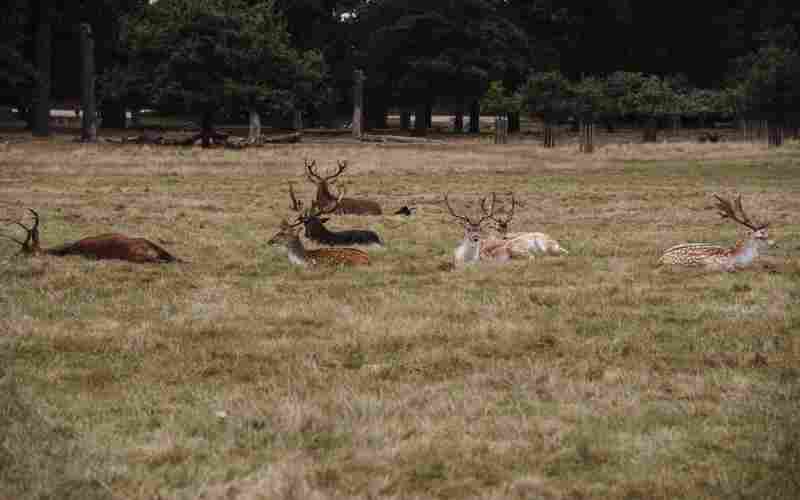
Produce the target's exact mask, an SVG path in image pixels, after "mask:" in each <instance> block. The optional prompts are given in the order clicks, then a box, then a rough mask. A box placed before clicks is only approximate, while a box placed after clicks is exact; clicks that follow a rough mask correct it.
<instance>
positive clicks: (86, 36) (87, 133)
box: [81, 23, 97, 142]
mask: <svg viewBox="0 0 800 500" xmlns="http://www.w3.org/2000/svg"><path fill="white" fill-rule="evenodd" d="M81 61H82V64H81V108H82V109H83V119H82V120H81V142H97V108H96V106H95V98H94V97H95V95H94V80H95V75H94V37H93V36H92V27H91V25H89V24H88V23H83V24H81Z"/></svg>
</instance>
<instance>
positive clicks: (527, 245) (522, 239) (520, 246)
mask: <svg viewBox="0 0 800 500" xmlns="http://www.w3.org/2000/svg"><path fill="white" fill-rule="evenodd" d="M510 194H511V209H510V210H509V211H508V215H507V216H506V217H505V218H502V219H501V218H500V217H498V216H497V215H496V214H495V215H492V217H491V220H492V222H494V223H495V229H497V232H498V233H499V234H500V238H501V241H503V242H505V244H506V245H507V246H508V248H509V250H510V251H511V255H512V257H514V258H533V257H534V256H536V255H566V254H568V253H569V252H567V250H566V249H564V248H563V247H562V246H561V245H560V244H559V243H558V241H556V240H555V239H553V238H552V237H551V236H550V235H548V234H545V233H533V232H526V233H510V232H508V225H509V224H510V223H511V220H512V219H513V218H514V209H515V207H516V206H517V205H518V204H519V203H518V202H517V201H516V199H514V193H513V192H512V193H510ZM492 196H494V193H492ZM481 208H482V209H483V212H484V213H487V210H486V199H485V198H484V199H483V200H481Z"/></svg>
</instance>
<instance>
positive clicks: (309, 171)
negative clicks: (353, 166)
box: [305, 160, 347, 205]
mask: <svg viewBox="0 0 800 500" xmlns="http://www.w3.org/2000/svg"><path fill="white" fill-rule="evenodd" d="M305 166H306V176H307V178H308V180H309V181H311V182H313V183H314V184H316V186H317V203H319V204H320V205H327V204H328V203H330V202H331V201H333V200H335V199H336V196H334V195H333V193H331V191H330V186H331V184H334V183H336V178H337V177H339V176H340V175H341V174H342V172H344V171H345V169H347V162H346V161H337V168H336V172H334V173H333V174H331V175H326V176H322V175H320V174H319V173H318V172H317V169H316V166H317V162H316V161H314V160H312V161H310V162H309V161H308V160H305Z"/></svg>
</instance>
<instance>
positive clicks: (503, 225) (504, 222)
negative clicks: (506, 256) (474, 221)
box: [481, 191, 518, 233]
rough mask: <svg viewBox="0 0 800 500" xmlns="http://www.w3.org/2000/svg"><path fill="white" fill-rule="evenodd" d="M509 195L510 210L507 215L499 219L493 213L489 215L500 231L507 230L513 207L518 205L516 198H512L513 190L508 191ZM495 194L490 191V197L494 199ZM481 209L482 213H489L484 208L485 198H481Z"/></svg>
mask: <svg viewBox="0 0 800 500" xmlns="http://www.w3.org/2000/svg"><path fill="white" fill-rule="evenodd" d="M509 194H510V195H511V211H510V212H509V213H508V216H507V217H506V218H505V219H499V218H498V217H497V216H495V215H491V216H490V218H491V219H492V220H493V221H495V223H497V227H498V228H499V229H500V231H501V232H503V233H505V232H507V231H508V225H509V224H510V223H511V219H513V218H514V208H515V207H516V206H517V205H518V202H517V200H515V199H514V192H513V191H512V192H510V193H509ZM494 196H495V194H494V193H492V198H493V199H494ZM481 209H482V210H483V213H484V214H487V213H489V210H487V209H486V198H483V199H482V200H481Z"/></svg>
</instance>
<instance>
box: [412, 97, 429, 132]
mask: <svg viewBox="0 0 800 500" xmlns="http://www.w3.org/2000/svg"><path fill="white" fill-rule="evenodd" d="M427 112H428V104H427V103H422V104H419V105H418V106H417V110H416V112H415V113H414V115H415V116H414V135H416V136H419V137H424V136H426V135H428V119H427V118H426V113H427Z"/></svg>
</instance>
